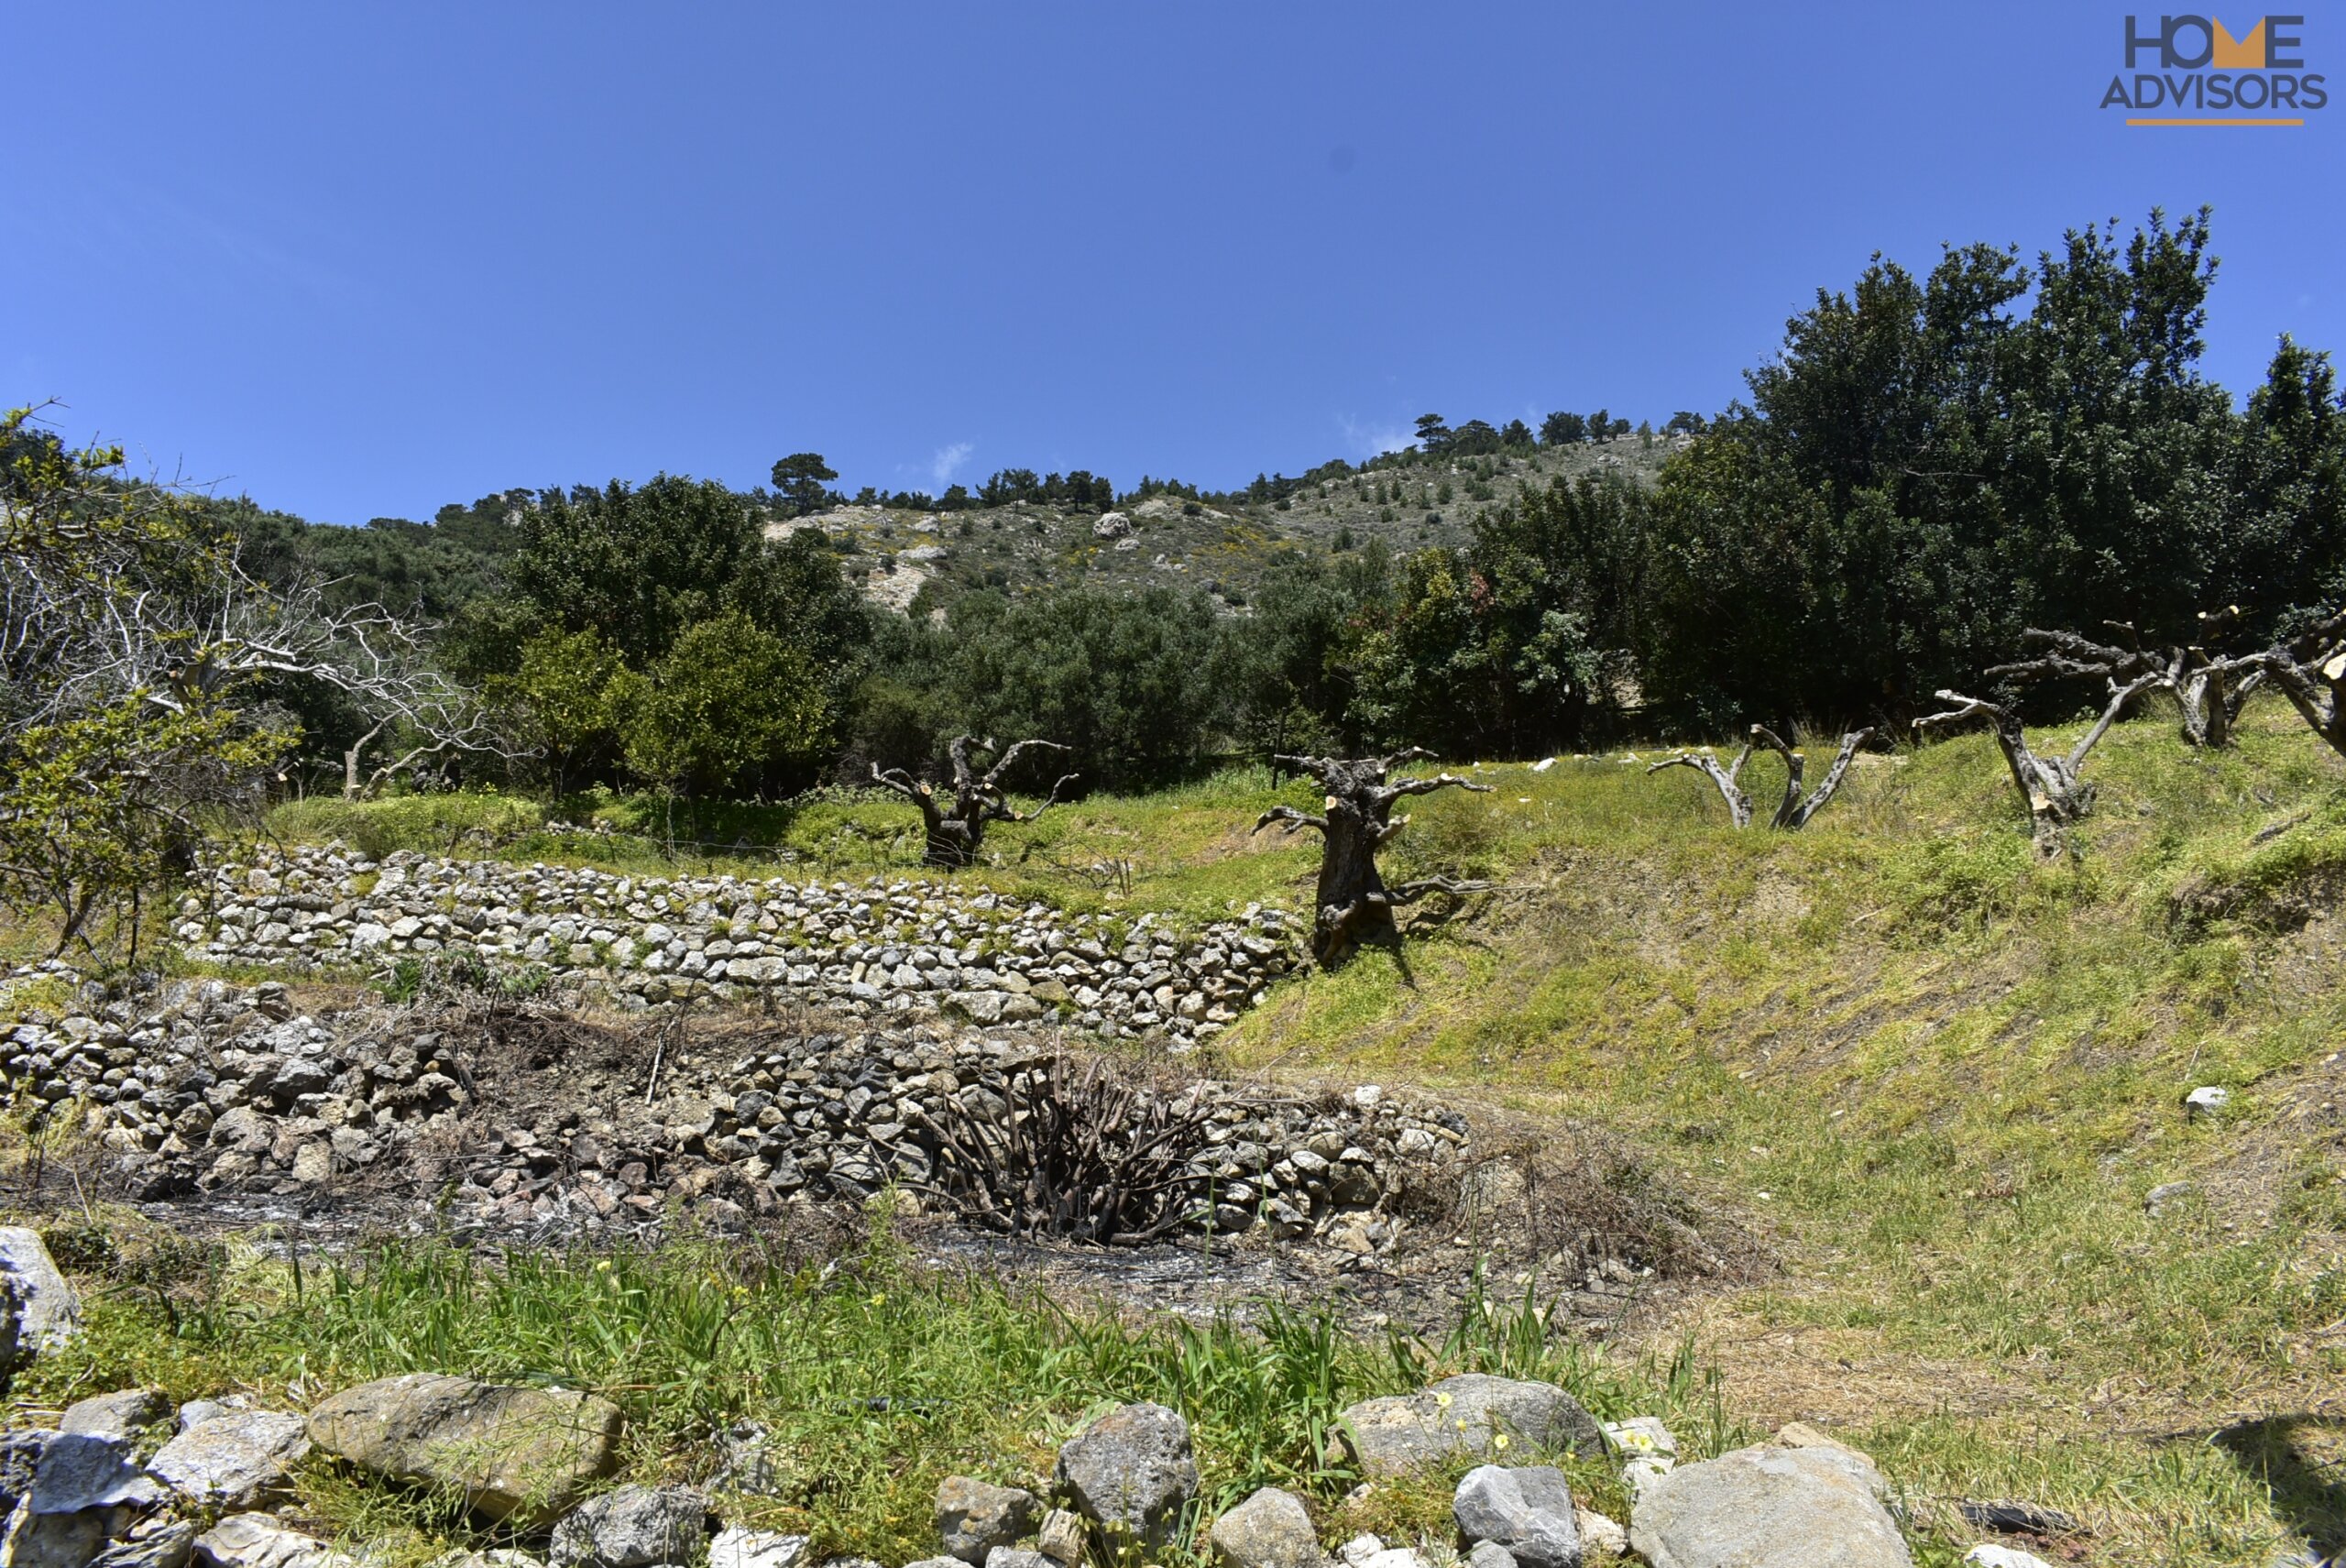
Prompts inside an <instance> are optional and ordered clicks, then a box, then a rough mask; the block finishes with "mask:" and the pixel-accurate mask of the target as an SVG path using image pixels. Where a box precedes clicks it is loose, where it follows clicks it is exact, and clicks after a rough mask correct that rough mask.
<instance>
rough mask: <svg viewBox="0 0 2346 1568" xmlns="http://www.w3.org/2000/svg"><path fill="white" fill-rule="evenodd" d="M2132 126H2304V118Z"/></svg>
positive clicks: (2132, 123) (2159, 122)
mask: <svg viewBox="0 0 2346 1568" xmlns="http://www.w3.org/2000/svg"><path fill="white" fill-rule="evenodd" d="M2126 123H2127V124H2128V125H2130V126H2302V125H2304V124H2305V122H2304V121H2303V120H2129V121H2127V122H2126Z"/></svg>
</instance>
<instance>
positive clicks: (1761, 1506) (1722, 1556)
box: [1629, 1443, 1913, 1568]
mask: <svg viewBox="0 0 2346 1568" xmlns="http://www.w3.org/2000/svg"><path fill="white" fill-rule="evenodd" d="M1882 1490H1883V1486H1882V1482H1881V1476H1880V1473H1879V1472H1878V1471H1876V1470H1875V1469H1874V1467H1873V1464H1872V1462H1871V1461H1870V1460H1869V1459H1867V1458H1866V1457H1865V1456H1864V1455H1863V1454H1861V1453H1857V1452H1856V1451H1854V1450H1852V1449H1847V1448H1842V1447H1839V1446H1837V1445H1833V1446H1816V1447H1804V1448H1787V1447H1783V1446H1781V1444H1778V1443H1765V1444H1762V1445H1760V1446H1759V1447H1756V1448H1742V1449H1738V1450H1736V1451H1735V1452H1734V1453H1727V1454H1723V1455H1721V1456H1720V1457H1718V1458H1716V1459H1713V1460H1710V1461H1707V1462H1706V1463H1704V1464H1687V1465H1682V1466H1680V1467H1679V1468H1678V1469H1675V1470H1673V1471H1672V1472H1671V1473H1670V1474H1669V1475H1663V1476H1660V1477H1657V1478H1656V1479H1654V1480H1653V1481H1651V1482H1649V1483H1648V1484H1647V1485H1646V1486H1645V1488H1644V1489H1643V1490H1642V1491H1640V1492H1639V1494H1638V1498H1637V1502H1636V1505H1635V1507H1634V1508H1633V1509H1632V1510H1631V1512H1630V1515H1629V1544H1630V1545H1631V1546H1632V1547H1634V1548H1635V1549H1636V1550H1637V1551H1638V1552H1639V1554H1640V1555H1641V1556H1643V1557H1644V1558H1645V1560H1646V1561H1647V1562H1648V1563H1650V1564H1651V1565H1652V1568H1722V1565H1724V1564H1728V1563H1732V1564H1735V1565H1736V1568H1815V1565H1816V1564H1818V1563H1832V1564H1834V1565H1835V1568H1913V1558H1912V1557H1911V1556H1910V1555H1909V1554H1908V1552H1907V1551H1906V1542H1905V1541H1904V1540H1903V1539H1902V1537H1901V1536H1900V1535H1899V1533H1898V1526H1897V1523H1896V1521H1895V1520H1893V1519H1891V1517H1890V1512H1889V1510H1888V1509H1887V1508H1883V1507H1882V1505H1881V1497H1880V1494H1881V1492H1882Z"/></svg>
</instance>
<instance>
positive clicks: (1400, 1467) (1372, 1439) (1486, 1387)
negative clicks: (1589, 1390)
mask: <svg viewBox="0 0 2346 1568" xmlns="http://www.w3.org/2000/svg"><path fill="white" fill-rule="evenodd" d="M1500 1433H1506V1434H1507V1436H1508V1438H1509V1439H1510V1441H1512V1442H1519V1443H1523V1444H1525V1445H1527V1446H1528V1447H1529V1448H1530V1449H1532V1450H1540V1451H1546V1452H1550V1453H1573V1454H1576V1455H1578V1456H1580V1457H1583V1458H1590V1457H1595V1456H1597V1455H1601V1454H1603V1453H1605V1452H1606V1444H1605V1433H1604V1431H1602V1430H1601V1429H1600V1428H1599V1427H1598V1426H1597V1424H1596V1420H1595V1418H1594V1417H1592V1416H1591V1415H1590V1414H1589V1413H1588V1412H1587V1411H1586V1410H1585V1409H1582V1408H1581V1404H1580V1401H1579V1400H1577V1399H1575V1398H1573V1397H1572V1396H1571V1395H1570V1394H1567V1393H1565V1392H1564V1391H1563V1390H1562V1388H1559V1387H1556V1386H1555V1385H1554V1384H1552V1383H1531V1382H1523V1381H1518V1380H1516V1379H1513V1378H1507V1377H1493V1376H1487V1375H1485V1374H1483V1373H1465V1374H1462V1375H1461V1376H1456V1377H1445V1378H1443V1379H1442V1381H1441V1382H1439V1383H1437V1384H1435V1385H1434V1386H1433V1387H1431V1388H1428V1389H1426V1390H1425V1391H1424V1392H1422V1393H1419V1394H1409V1395H1398V1396H1391V1397H1388V1398H1382V1399H1367V1400H1364V1401H1362V1402H1361V1403H1360V1404H1357V1405H1354V1406H1353V1407H1352V1408H1351V1409H1347V1410H1346V1411H1344V1413H1343V1416H1342V1417H1341V1418H1340V1425H1339V1427H1338V1433H1337V1437H1336V1438H1335V1440H1334V1442H1337V1443H1341V1444H1343V1446H1344V1447H1345V1448H1348V1449H1350V1450H1351V1452H1352V1454H1353V1457H1354V1460H1355V1461H1356V1462H1357V1463H1358V1464H1360V1467H1361V1468H1362V1469H1363V1470H1365V1471H1366V1472H1367V1473H1368V1474H1369V1475H1398V1474H1399V1473H1401V1472H1404V1471H1409V1470H1415V1469H1418V1468H1420V1467H1422V1466H1424V1465H1428V1464H1439V1463H1441V1462H1442V1461H1444V1460H1447V1459H1450V1458H1453V1457H1454V1456H1457V1455H1461V1454H1464V1455H1471V1456H1473V1457H1476V1458H1481V1457H1484V1456H1485V1455H1487V1454H1489V1453H1491V1452H1492V1449H1491V1439H1492V1438H1494V1437H1496V1436H1497V1435H1499V1434H1500Z"/></svg>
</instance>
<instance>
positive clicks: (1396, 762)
mask: <svg viewBox="0 0 2346 1568" xmlns="http://www.w3.org/2000/svg"><path fill="white" fill-rule="evenodd" d="M1432 756H1433V753H1432V752H1431V751H1420V750H1419V749H1418V748H1416V747H1411V748H1410V749H1409V751H1402V752H1398V753H1397V754H1396V755H1394V756H1390V757H1358V758H1351V759H1345V758H1340V757H1290V756H1284V755H1282V756H1277V757H1274V758H1273V759H1272V761H1274V762H1279V763H1282V764H1284V765H1286V766H1288V767H1291V768H1293V769H1295V770H1296V771H1297V772H1299V773H1309V774H1310V775H1311V776H1312V777H1313V778H1315V779H1317V780H1319V781H1320V787H1321V789H1322V790H1323V791H1325V792H1326V794H1325V799H1324V804H1323V808H1322V811H1321V815H1319V816H1317V817H1314V816H1311V815H1310V814H1309V813H1307V812H1302V811H1299V810H1297V809H1296V808H1295V807H1294V806H1273V807H1271V808H1270V809H1269V810H1268V811H1266V812H1265V813H1263V815H1262V817H1260V818H1259V819H1258V820H1257V821H1256V822H1255V832H1257V833H1259V832H1261V831H1262V830H1263V829H1264V828H1267V827H1269V826H1270V825H1271V824H1272V823H1274V822H1277V823H1280V824H1283V825H1284V827H1285V829H1286V831H1288V832H1290V833H1292V832H1294V831H1295V830H1296V829H1297V828H1318V829H1319V830H1320V836H1321V854H1320V882H1319V891H1318V893H1317V894H1316V895H1315V897H1314V908H1315V913H1314V915H1313V916H1312V922H1311V956H1312V957H1313V958H1314V959H1317V960H1318V961H1319V962H1320V963H1321V964H1322V965H1327V964H1332V963H1334V962H1335V961H1337V960H1338V959H1341V958H1343V955H1344V954H1346V953H1347V952H1349V951H1351V950H1352V949H1353V948H1354V947H1357V946H1358V945H1360V944H1361V943H1363V942H1387V943H1391V942H1398V940H1399V939H1400V932H1399V929H1398V927H1396V926H1395V925H1394V923H1393V911H1394V910H1395V909H1397V908H1398V907H1400V906H1401V905H1406V904H1413V903H1415V902H1416V901H1417V900H1419V899H1420V898H1423V897H1424V896H1425V895H1426V894H1430V893H1449V894H1463V893H1474V892H1479V891H1480V890H1481V889H1483V888H1484V887H1485V886H1487V885H1489V884H1488V883H1479V882H1465V881H1461V880H1460V879H1458V878H1456V877H1451V876H1432V877H1420V878H1419V879H1418V880H1416V881H1414V882H1406V883H1401V884H1400V885H1399V886H1398V887H1387V886H1386V885H1385V878H1384V876H1383V874H1382V873H1380V872H1378V871H1377V869H1376V851H1377V850H1381V849H1383V848H1384V847H1385V846H1386V845H1387V844H1389V843H1391V842H1392V841H1393V840H1394V839H1396V838H1398V836H1399V835H1400V832H1401V829H1402V828H1406V827H1408V826H1409V817H1406V816H1405V817H1401V818H1400V819H1399V820H1398V821H1396V820H1394V817H1393V807H1394V806H1395V805H1396V803H1398V801H1400V800H1401V799H1402V798H1403V797H1404V796H1406V795H1431V794H1432V793H1433V792H1434V791H1435V790H1438V789H1466V790H1474V791H1476V792H1478V793H1481V794H1485V795H1487V794H1489V793H1490V785H1488V784H1474V783H1470V782H1469V781H1467V780H1465V779H1463V778H1460V777H1458V776H1457V775H1456V774H1454V773H1441V774H1438V775H1436V776H1435V777H1433V778H1430V779H1395V778H1389V775H1390V774H1391V773H1392V771H1393V770H1394V769H1396V768H1398V767H1400V766H1402V765H1403V764H1404V763H1407V762H1415V761H1418V760H1419V759H1421V758H1424V759H1431V757H1432Z"/></svg>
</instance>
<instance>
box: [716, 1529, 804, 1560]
mask: <svg viewBox="0 0 2346 1568" xmlns="http://www.w3.org/2000/svg"><path fill="white" fill-rule="evenodd" d="M810 1544H811V1542H810V1541H809V1540H808V1538H807V1537H806V1536H803V1535H782V1534H779V1533H777V1532H775V1531H773V1530H744V1529H742V1528H741V1527H740V1525H728V1526H726V1527H725V1528H724V1529H723V1530H718V1532H717V1538H716V1539H715V1540H714V1541H710V1542H709V1543H708V1568H800V1564H802V1563H805V1562H806V1549H807V1547H808V1546H809V1545H810Z"/></svg>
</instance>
